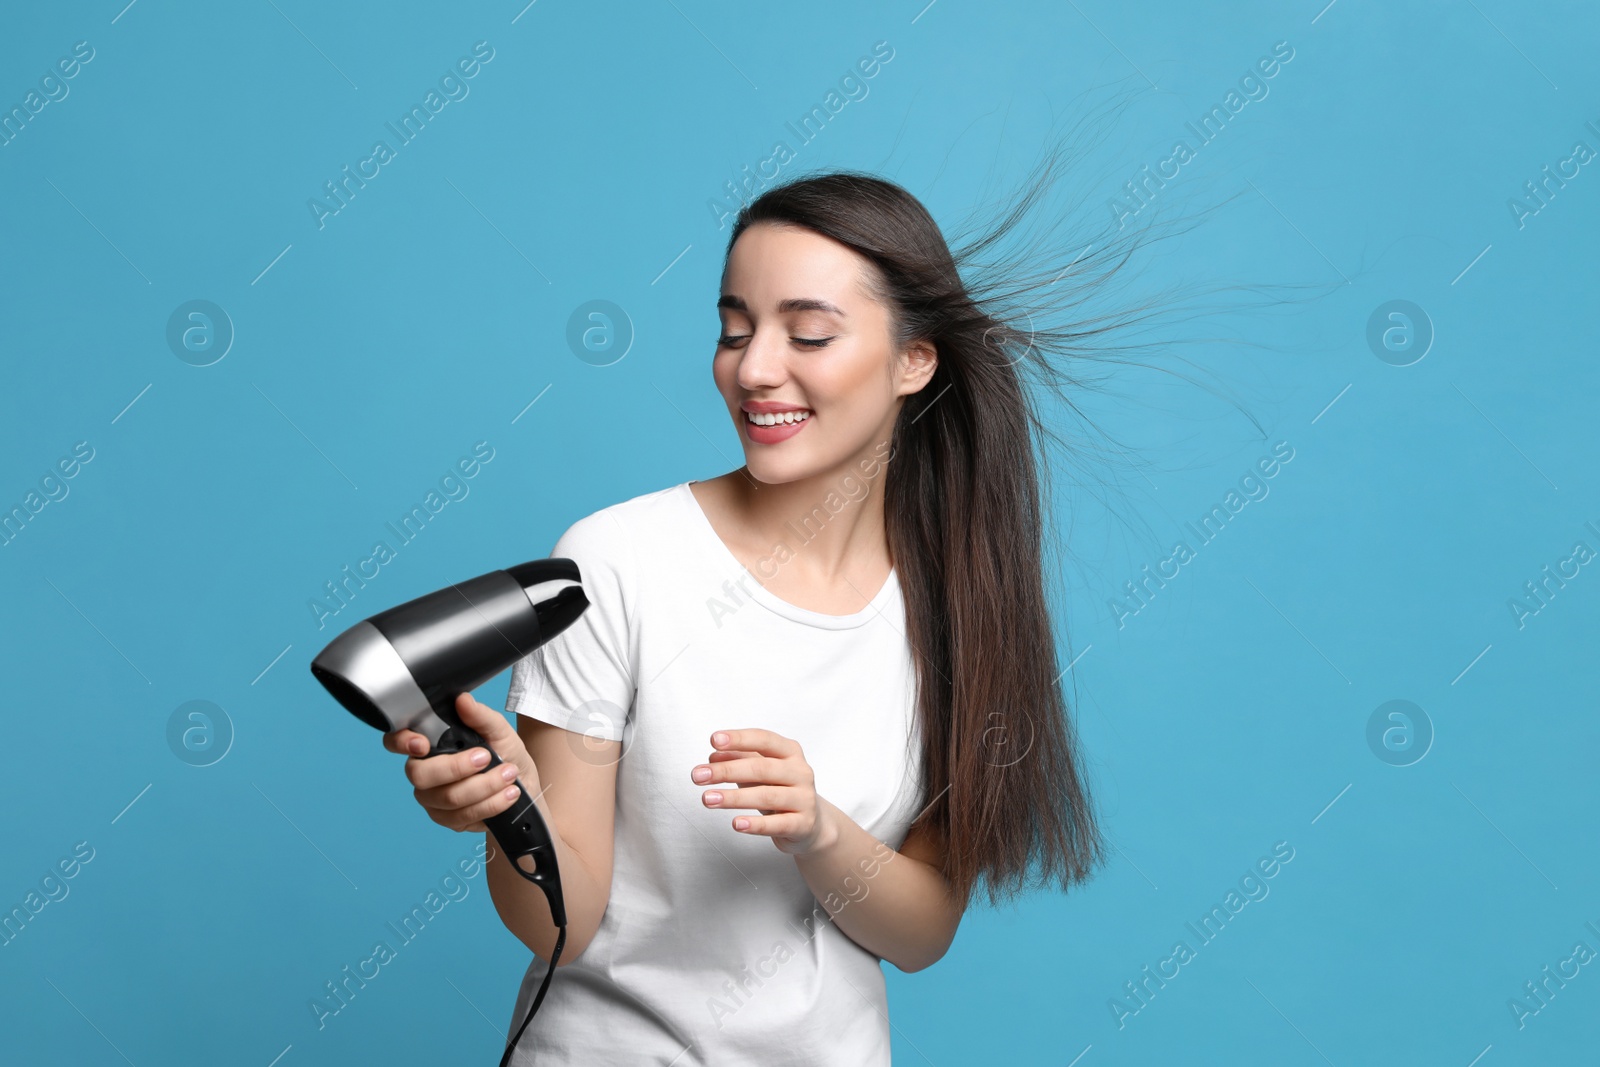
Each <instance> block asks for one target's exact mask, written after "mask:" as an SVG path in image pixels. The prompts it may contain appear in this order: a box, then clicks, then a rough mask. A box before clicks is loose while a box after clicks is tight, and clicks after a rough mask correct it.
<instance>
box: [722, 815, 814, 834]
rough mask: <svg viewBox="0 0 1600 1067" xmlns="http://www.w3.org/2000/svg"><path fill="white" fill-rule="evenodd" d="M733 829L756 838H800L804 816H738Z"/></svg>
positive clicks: (804, 827) (803, 829) (803, 827)
mask: <svg viewBox="0 0 1600 1067" xmlns="http://www.w3.org/2000/svg"><path fill="white" fill-rule="evenodd" d="M733 828H734V829H735V830H737V831H738V832H739V833H741V834H752V835H755V836H757V837H800V836H802V835H803V834H804V833H805V832H806V826H805V816H804V815H799V814H797V813H794V812H783V813H781V814H778V815H739V816H736V817H735V818H734V820H733Z"/></svg>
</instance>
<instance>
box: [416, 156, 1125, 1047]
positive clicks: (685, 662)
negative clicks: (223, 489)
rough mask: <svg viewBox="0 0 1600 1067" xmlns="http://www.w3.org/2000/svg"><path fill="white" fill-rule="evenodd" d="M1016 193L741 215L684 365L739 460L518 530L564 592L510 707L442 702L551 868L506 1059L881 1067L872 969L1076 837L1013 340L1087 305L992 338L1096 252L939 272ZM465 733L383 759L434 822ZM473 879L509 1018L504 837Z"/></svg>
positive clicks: (837, 184)
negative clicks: (716, 400)
mask: <svg viewBox="0 0 1600 1067" xmlns="http://www.w3.org/2000/svg"><path fill="white" fill-rule="evenodd" d="M1046 177H1048V175H1046ZM1039 188H1042V181H1041V182H1036V183H1035V194H1036V193H1037V190H1038V189H1039ZM1032 198H1033V197H1032V195H1030V197H1029V199H1028V201H1026V202H1025V203H1024V207H1026V206H1027V203H1028V202H1031V200H1032ZM1018 217H1019V215H1018V214H1017V213H1013V214H1012V215H1011V216H1010V217H1009V218H1008V219H1007V220H1006V222H1005V224H1004V225H1003V226H1002V227H1001V228H1000V230H999V231H995V232H991V233H989V234H988V235H986V236H984V237H983V238H982V239H980V240H979V241H977V242H976V243H975V244H973V245H971V246H969V247H968V250H967V251H965V252H964V253H963V256H962V257H960V258H959V260H958V257H955V256H953V255H952V253H951V252H950V250H949V248H948V247H947V245H946V242H945V238H944V237H943V235H942V234H941V232H940V230H939V228H938V226H937V225H936V224H935V223H934V221H933V219H932V218H931V217H930V215H929V214H928V212H927V211H926V210H925V209H924V208H923V206H922V205H921V204H920V203H919V202H918V201H917V200H916V199H915V198H914V197H913V196H911V195H910V194H909V193H907V192H906V191H905V190H904V189H902V188H900V187H899V186H897V185H894V184H892V183H890V182H887V181H883V180H880V179H878V178H875V177H871V176H867V175H862V174H856V173H827V174H822V175H820V176H808V177H802V178H799V179H795V180H791V181H789V182H787V183H785V184H783V185H782V186H779V187H775V188H772V189H770V190H769V191H767V192H766V193H765V194H763V195H762V196H761V197H760V198H759V199H757V200H755V201H754V202H752V203H750V204H749V205H747V206H746V207H745V208H744V210H743V211H741V212H740V214H739V216H738V218H737V221H736V224H735V225H734V228H733V232H732V236H731V238H730V240H729V244H728V248H727V252H726V258H725V262H724V269H723V275H722V283H721V294H720V296H719V298H718V300H717V308H718V311H719V314H720V316H721V320H722V329H721V336H719V337H718V339H717V343H716V354H715V358H714V361H713V364H712V373H713V377H714V379H715V382H716V387H717V390H718V391H719V392H720V393H721V395H722V399H723V400H724V402H725V403H726V404H727V408H728V413H729V415H730V417H731V418H732V419H733V422H734V426H735V428H736V430H737V432H738V435H739V440H740V443H741V445H742V446H743V449H744V458H745V463H744V466H742V467H740V468H739V469H738V470H735V471H732V472H729V473H727V474H723V475H722V476H720V477H717V478H712V479H709V480H705V481H687V482H683V483H680V484H678V485H674V486H672V487H670V488H666V489H661V490H658V491H655V492H651V493H646V494H644V495H642V496H637V497H634V498H632V499H630V500H625V501H623V502H621V503H618V504H614V505H612V506H610V507H606V508H603V509H602V510H600V511H598V512H595V513H594V514H592V515H589V516H587V517H585V518H583V519H581V520H579V521H578V522H576V523H574V524H573V525H572V526H571V527H570V528H569V529H568V530H567V531H566V532H565V533H564V534H563V535H562V536H561V538H560V539H559V540H558V541H557V542H556V544H555V546H554V549H553V550H552V551H551V553H550V554H551V555H552V556H558V557H568V558H571V559H573V560H575V561H576V562H577V563H578V565H579V568H580V571H581V573H582V577H583V587H584V591H585V593H586V595H587V596H588V598H589V600H590V603H591V606H590V607H589V609H588V610H587V611H586V612H585V613H584V615H583V616H582V617H580V618H579V620H578V621H577V622H576V623H574V624H573V625H572V626H571V627H570V628H569V629H568V630H566V631H565V632H563V633H562V634H560V635H559V636H557V637H556V638H554V639H552V640H551V641H550V642H549V643H548V644H546V645H545V646H544V647H543V648H541V649H540V650H539V651H538V652H536V653H534V654H533V655H531V656H530V657H528V658H527V659H525V660H523V661H521V662H519V663H518V664H517V665H516V667H515V668H514V670H513V672H512V679H511V688H510V692H509V697H508V707H507V710H508V711H511V712H514V713H515V714H516V715H517V719H516V722H517V728H516V729H515V730H514V731H513V730H512V728H511V727H510V726H509V725H508V724H507V722H506V720H505V718H504V717H503V716H502V715H501V714H500V713H499V712H497V711H495V710H494V709H491V708H488V707H485V706H484V705H482V704H480V703H478V702H476V701H474V700H473V699H472V698H471V696H470V694H465V695H463V696H462V698H461V700H460V702H459V709H460V714H461V717H462V718H463V719H464V720H465V721H466V722H467V723H468V724H470V725H471V726H473V727H474V728H475V729H477V730H478V731H479V732H480V733H482V734H483V736H484V737H485V739H486V740H487V741H488V742H489V743H490V744H491V745H492V746H493V748H494V750H495V751H496V752H498V753H499V755H500V757H501V759H503V760H504V761H505V762H506V765H507V770H508V771H510V772H511V773H513V774H515V775H518V776H520V778H521V781H522V785H523V786H524V788H526V789H527V791H528V793H529V795H530V796H536V797H537V798H538V799H537V800H536V803H537V804H538V807H539V810H540V812H541V813H542V814H543V815H544V818H545V820H546V821H547V823H548V824H549V826H550V827H551V829H552V832H553V833H554V835H555V836H556V854H557V860H558V864H559V868H560V872H561V876H562V880H563V884H564V887H565V899H566V905H567V910H568V916H569V927H568V929H569V937H568V940H567V942H566V945H565V948H564V951H563V953H562V955H561V957H560V961H559V963H560V970H561V974H560V975H558V976H556V979H555V981H554V982H553V983H552V984H551V985H550V986H549V995H548V998H547V999H548V1003H544V1004H543V1005H542V1007H541V1011H540V1014H539V1015H538V1018H537V1020H536V1022H535V1024H534V1025H532V1026H531V1027H529V1028H528V1029H527V1031H526V1033H525V1034H523V1035H522V1036H521V1038H520V1040H518V1042H517V1049H516V1051H515V1054H514V1058H513V1059H512V1061H511V1062H513V1063H517V1064H540V1065H543V1067H553V1065H556V1064H582V1065H586V1067H587V1065H592V1064H601V1063H655V1064H675V1065H681V1067H687V1065H690V1064H728V1063H760V1064H767V1065H779V1064H794V1065H802V1064H803V1065H821V1064H829V1065H833V1064H850V1065H852V1067H861V1065H871V1064H887V1063H888V1062H889V1047H890V1027H889V1021H888V1016H887V1014H886V1001H885V993H884V980H883V975H882V971H881V969H880V967H879V961H880V960H888V961H889V962H890V963H892V964H894V965H895V966H896V967H898V968H900V969H901V970H902V971H916V970H921V969H922V968H925V967H928V966H930V965H932V964H934V963H936V962H938V960H939V959H940V958H941V957H942V956H943V955H944V954H945V952H946V950H947V949H948V948H949V946H950V943H951V940H952V939H953V938H954V936H955V933H956V928H957V925H958V924H959V923H960V921H961V917H962V913H963V911H964V909H965V908H966V906H967V905H968V903H969V901H970V900H971V899H972V897H973V895H974V893H975V890H976V888H977V887H978V886H979V885H980V884H983V885H984V886H986V888H987V890H988V893H989V897H990V899H991V901H993V900H995V899H998V897H1000V896H1002V895H1008V894H1012V893H1015V892H1016V891H1018V890H1020V889H1021V888H1023V887H1024V885H1025V884H1026V882H1027V876H1028V875H1029V874H1030V873H1032V874H1034V875H1036V876H1037V877H1038V879H1039V880H1040V881H1042V882H1045V883H1052V882H1053V883H1056V884H1059V885H1060V886H1062V887H1071V886H1072V885H1074V884H1076V883H1078V882H1080V881H1082V880H1083V879H1085V878H1086V877H1088V876H1089V874H1090V873H1091V871H1092V870H1093V869H1094V868H1095V867H1096V866H1097V865H1098V864H1099V863H1101V862H1102V861H1103V858H1104V849H1105V846H1104V843H1103V841H1102V839H1101V837H1100V834H1099V831H1098V828H1097V826H1096V822H1095V818H1094V815H1093V810H1092V805H1091V802H1090V796H1089V789H1088V785H1087V782H1086V781H1085V778H1084V775H1083V772H1082V769H1081V762H1080V759H1079V754H1078V752H1077V751H1076V743H1075V731H1074V729H1073V726H1072V721H1071V718H1070V714H1069V710H1068V707H1067V702H1066V700H1065V699H1064V696H1063V692H1062V687H1061V684H1060V681H1059V679H1060V677H1061V676H1062V675H1063V674H1064V667H1065V663H1064V662H1063V661H1062V658H1061V657H1060V656H1059V655H1058V650H1057V643H1056V640H1055V637H1054V634H1053V630H1052V622H1051V617H1050V614H1049V612H1048V610H1047V588H1046V583H1045V578H1044V558H1043V550H1044V549H1045V547H1046V541H1047V538H1048V537H1049V530H1048V528H1047V522H1048V516H1049V514H1050V513H1049V512H1048V510H1046V508H1045V506H1044V503H1043V502H1042V494H1041V489H1042V482H1041V478H1040V475H1041V470H1040V467H1039V465H1038V464H1036V455H1035V444H1036V440H1035V437H1036V436H1038V437H1041V438H1042V437H1044V436H1050V435H1051V431H1050V429H1049V427H1048V426H1047V425H1046V424H1045V422H1044V419H1045V418H1046V416H1045V415H1044V414H1043V413H1042V409H1041V408H1040V407H1039V406H1038V404H1037V401H1036V400H1035V398H1034V397H1033V396H1031V395H1030V392H1029V390H1028V389H1027V388H1025V383H1024V380H1023V375H1024V373H1025V372H1027V371H1030V370H1032V371H1042V372H1044V377H1045V378H1046V379H1047V380H1048V381H1050V382H1052V383H1057V382H1060V381H1063V380H1066V379H1065V376H1064V375H1063V373H1062V372H1061V371H1060V369H1059V368H1054V367H1052V366H1051V365H1050V364H1049V363H1048V362H1047V361H1046V360H1044V358H1043V357H1042V354H1041V353H1042V350H1043V348H1044V347H1046V346H1044V345H1042V344H1041V340H1043V341H1050V340H1052V339H1054V340H1059V341H1065V342H1070V343H1072V344H1073V345H1074V347H1075V348H1076V347H1081V346H1080V345H1079V342H1081V341H1082V340H1083V339H1084V338H1087V337H1090V336H1091V335H1093V334H1094V333H1096V332H1097V330H1099V329H1104V328H1105V327H1104V326H1095V325H1093V324H1088V325H1086V324H1084V323H1082V322H1080V323H1077V324H1075V326H1074V327H1073V328H1071V329H1069V330H1066V331H1060V332H1055V333H1046V332H1042V331H1032V332H1030V333H1029V334H1028V335H1027V336H1023V335H1022V334H1021V333H1020V332H1019V331H1018V330H1017V329H1016V328H1015V327H1013V326H1012V325H1010V323H1011V322H1014V321H1019V316H1016V315H1012V316H1007V317H1005V318H1002V317H1001V315H1000V313H999V311H998V309H999V308H1000V306H1001V303H1002V297H1004V296H1008V295H1009V296H1014V295H1015V294H1016V293H1017V292H1025V291H1033V290H1034V289H1037V290H1039V291H1045V290H1047V289H1048V290H1049V295H1050V296H1052V297H1055V296H1056V295H1058V294H1059V295H1060V296H1061V297H1062V298H1063V299H1065V300H1068V301H1069V302H1070V301H1074V300H1077V299H1080V298H1081V296H1082V282H1081V280H1080V276H1081V275H1082V274H1083V272H1084V271H1086V270H1088V269H1089V268H1090V266H1091V264H1097V263H1099V264H1103V263H1104V262H1106V259H1107V257H1113V258H1114V257H1116V256H1118V255H1125V253H1126V250H1127V245H1126V243H1124V244H1123V245H1122V246H1120V247H1119V246H1118V245H1117V243H1116V241H1114V240H1113V241H1111V242H1108V243H1107V244H1106V245H1105V246H1104V247H1103V248H1102V249H1100V250H1099V251H1098V252H1097V253H1095V254H1094V255H1092V256H1088V257H1085V258H1084V259H1083V260H1082V262H1081V263H1078V262H1077V261H1075V263H1076V264H1077V265H1076V266H1075V267H1073V268H1072V270H1071V271H1059V270H1057V269H1056V268H1058V267H1059V265H1060V264H1059V263H1057V264H1055V265H1053V266H1052V269H1051V270H1050V271H1049V272H1047V274H1044V275H1040V276H1039V280H1038V281H1037V282H1036V283H1035V285H1034V286H1033V287H1031V288H1030V287H1027V286H1023V287H1021V288H1020V289H1019V288H1018V287H1016V286H1015V285H1012V282H1013V281H1014V279H1011V278H1008V279H1007V280H1006V285H1007V286H1010V288H1009V289H1007V290H1006V291H1004V292H1001V291H999V290H995V291H994V295H993V296H992V297H991V298H989V299H983V300H980V299H979V298H978V297H977V295H976V292H975V290H974V289H973V288H972V287H971V286H970V285H969V284H964V282H963V278H962V276H961V274H960V273H958V270H957V264H958V261H959V262H962V263H963V265H970V264H971V259H970V257H971V256H973V255H974V254H976V253H978V252H982V251H984V250H985V249H987V248H988V246H989V245H990V244H992V243H993V241H994V239H995V238H996V237H997V236H998V233H999V232H1003V231H1004V230H1005V229H1006V228H1007V227H1009V226H1010V225H1012V224H1013V223H1014V222H1015V221H1016V219H1017V218H1018ZM1130 232H1131V231H1130ZM1114 236H1115V234H1113V237H1114ZM1069 273H1071V274H1072V278H1071V280H1070V281H1068V282H1067V283H1064V284H1061V285H1059V286H1056V283H1057V282H1058V281H1060V279H1061V278H1062V276H1063V275H1066V274H1069ZM1051 286H1056V287H1055V288H1054V289H1050V287H1051ZM1069 403H1070V398H1069ZM385 744H386V746H387V747H389V748H390V749H391V750H392V751H395V752H400V753H411V754H413V755H419V756H420V755H421V754H422V753H423V752H424V751H425V747H424V746H425V744H426V742H424V741H422V739H421V738H420V737H419V736H418V735H416V734H414V733H410V732H400V733H397V734H392V735H386V736H385ZM413 746H415V747H413ZM474 755H484V753H482V750H478V752H477V753H473V752H467V753H461V754H458V755H454V756H451V757H448V758H445V759H428V760H425V759H410V760H408V761H407V763H406V774H407V776H408V778H409V779H410V781H411V782H412V784H413V786H414V787H415V793H416V797H417V799H418V801H419V802H420V803H421V804H422V805H423V807H424V808H425V809H426V810H427V811H428V814H429V815H430V816H431V817H432V818H433V820H434V821H435V822H437V823H439V824H441V825H444V826H447V827H450V828H452V829H455V830H460V831H465V832H476V831H482V830H483V829H484V824H483V821H482V820H483V819H484V818H485V817H487V816H490V815H494V814H496V813H498V812H500V811H502V810H504V809H505V808H506V807H507V805H508V804H509V803H510V797H509V796H508V795H507V789H508V788H509V789H510V791H511V795H514V794H515V787H514V786H512V785H511V784H510V783H509V782H508V781H507V780H506V779H505V778H504V777H503V776H502V775H501V772H500V770H499V769H496V771H495V772H494V774H492V775H490V774H487V773H482V772H481V764H482V762H483V760H475V759H474V758H473V757H474ZM490 844H491V846H492V844H493V842H492V841H491V842H490ZM488 879H489V886H490V890H491V893H492V895H493V897H494V901H495V906H496V908H497V910H498V912H499V914H500V917H501V919H502V920H503V921H504V923H505V925H506V927H507V928H508V929H509V930H511V931H512V933H514V934H516V935H517V937H519V938H520V939H521V940H522V941H523V943H524V944H526V945H527V946H528V947H529V948H530V949H532V950H533V952H534V953H536V954H537V956H538V957H539V958H538V959H535V960H534V962H533V965H532V966H531V967H530V968H529V970H528V972H527V975H526V977H525V979H524V982H523V985H522V988H521V992H520V995H519V997H518V1001H517V1005H516V1009H515V1015H514V1019H521V1018H523V1016H524V1014H525V1013H526V1011H527V1009H528V1006H529V1003H530V1000H531V997H532V994H533V990H534V989H536V988H538V987H539V985H540V983H541V981H542V980H543V978H544V977H545V974H546V971H547V970H548V963H547V960H548V959H549V956H550V954H551V952H552V946H553V945H554V942H555V940H556V935H557V931H556V929H555V928H554V927H553V925H552V923H551V919H550V912H549V908H548V906H547V903H546V901H545V898H544V896H543V895H542V894H541V893H540V891H539V890H538V889H537V888H536V887H535V886H533V885H531V884H529V883H528V882H526V881H524V880H523V879H522V878H520V877H519V876H518V875H517V874H516V873H515V872H514V871H512V870H510V868H509V866H508V863H507V861H506V860H505V859H504V857H503V856H495V857H494V858H493V859H492V860H491V862H490V864H489V868H488Z"/></svg>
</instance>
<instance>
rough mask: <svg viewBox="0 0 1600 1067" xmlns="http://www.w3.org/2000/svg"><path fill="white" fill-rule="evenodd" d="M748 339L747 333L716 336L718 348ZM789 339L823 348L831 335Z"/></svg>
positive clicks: (798, 343) (796, 342)
mask: <svg viewBox="0 0 1600 1067" xmlns="http://www.w3.org/2000/svg"><path fill="white" fill-rule="evenodd" d="M749 339H750V335H749V334H732V335H729V334H724V335H723V336H721V337H718V338H717V346H718V347H719V348H726V347H729V346H731V345H732V344H733V342H735V341H747V340H749ZM789 340H791V341H793V342H794V343H795V344H797V345H807V346H809V347H811V348H824V347H826V346H827V345H829V344H831V343H832V342H833V338H832V337H791V338H789Z"/></svg>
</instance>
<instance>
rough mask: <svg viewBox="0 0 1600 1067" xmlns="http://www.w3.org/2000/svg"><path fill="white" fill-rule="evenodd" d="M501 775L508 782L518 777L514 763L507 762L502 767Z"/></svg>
mask: <svg viewBox="0 0 1600 1067" xmlns="http://www.w3.org/2000/svg"><path fill="white" fill-rule="evenodd" d="M500 777H502V778H504V779H505V780H506V781H508V782H509V781H512V780H513V779H515V778H516V777H517V768H516V767H515V766H513V765H512V764H509V763H508V764H506V765H505V766H504V767H502V768H500Z"/></svg>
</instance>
